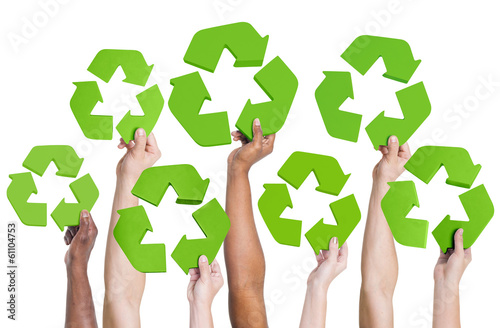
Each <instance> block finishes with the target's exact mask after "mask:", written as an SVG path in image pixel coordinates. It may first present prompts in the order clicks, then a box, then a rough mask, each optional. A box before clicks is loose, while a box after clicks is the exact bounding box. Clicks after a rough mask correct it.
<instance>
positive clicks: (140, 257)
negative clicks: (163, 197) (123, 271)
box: [113, 206, 167, 272]
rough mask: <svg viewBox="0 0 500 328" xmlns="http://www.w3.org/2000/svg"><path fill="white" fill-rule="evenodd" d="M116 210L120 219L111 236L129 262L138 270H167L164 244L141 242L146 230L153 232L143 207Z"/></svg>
mask: <svg viewBox="0 0 500 328" xmlns="http://www.w3.org/2000/svg"><path fill="white" fill-rule="evenodd" d="M117 212H118V214H119V215H120V219H119V220H118V222H117V223H116V226H115V229H114V230H113V236H114V237H115V239H116V242H117V243H118V245H120V248H121V249H122V250H123V253H125V255H126V256H127V258H128V260H129V261H130V264H132V266H133V267H134V268H135V269H136V270H137V271H140V272H167V263H166V261H167V259H166V255H165V244H141V242H142V240H143V239H144V236H145V235H146V232H148V231H151V232H153V227H152V226H151V222H149V218H148V215H147V214H146V211H145V210H144V207H142V206H134V207H130V208H125V209H122V210H118V211H117Z"/></svg>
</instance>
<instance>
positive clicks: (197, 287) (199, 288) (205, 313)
mask: <svg viewBox="0 0 500 328" xmlns="http://www.w3.org/2000/svg"><path fill="white" fill-rule="evenodd" d="M189 275H190V279H189V284H188V288H187V298H188V301H189V310H190V311H189V316H190V320H189V323H190V324H189V326H190V327H191V328H213V327H214V323H213V319H212V313H211V307H212V302H213V300H214V298H215V295H216V294H217V293H218V292H219V290H220V289H221V288H222V285H224V278H222V274H221V270H220V266H219V263H217V260H214V261H213V262H212V264H210V265H209V264H208V260H207V257H206V256H205V255H202V256H200V258H199V260H198V268H195V269H189Z"/></svg>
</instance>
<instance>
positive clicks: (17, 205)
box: [7, 172, 47, 227]
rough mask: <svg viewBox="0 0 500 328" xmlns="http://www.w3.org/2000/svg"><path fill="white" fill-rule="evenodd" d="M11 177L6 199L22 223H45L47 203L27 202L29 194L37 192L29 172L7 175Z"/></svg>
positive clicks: (30, 224)
mask: <svg viewBox="0 0 500 328" xmlns="http://www.w3.org/2000/svg"><path fill="white" fill-rule="evenodd" d="M9 178H11V179H12V182H11V183H10V185H9V187H8V188H7V199H8V200H9V202H10V204H11V205H12V207H13V208H14V210H15V211H16V214H17V216H18V217H19V219H20V220H21V222H22V223H24V224H25V225H28V226H38V227H45V226H46V225H47V204H44V203H28V199H29V198H30V196H31V194H37V193H38V191H37V189H36V185H35V181H33V176H32V175H31V173H30V172H26V173H17V174H11V175H9Z"/></svg>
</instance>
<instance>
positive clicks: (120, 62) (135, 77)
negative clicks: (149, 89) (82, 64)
mask: <svg viewBox="0 0 500 328" xmlns="http://www.w3.org/2000/svg"><path fill="white" fill-rule="evenodd" d="M119 66H121V68H122V69H123V72H124V73H125V76H126V78H125V79H124V80H123V82H126V83H131V84H136V85H140V86H145V85H146V83H147V82H148V79H149V75H150V74H151V71H152V70H153V65H151V66H148V64H147V63H146V60H145V59H144V56H143V55H142V54H141V53H140V52H139V51H137V50H117V49H104V50H101V51H99V52H98V53H97V55H96V56H95V57H94V60H93V61H92V63H91V64H90V66H89V68H88V69H87V70H88V71H89V72H90V73H92V74H94V75H95V76H97V77H98V78H100V79H101V80H103V81H104V82H106V83H107V82H109V80H111V77H112V76H113V74H114V73H115V71H116V69H117V68H118V67H119Z"/></svg>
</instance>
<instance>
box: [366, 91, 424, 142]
mask: <svg viewBox="0 0 500 328" xmlns="http://www.w3.org/2000/svg"><path fill="white" fill-rule="evenodd" d="M396 97H397V98H398V102H399V106H400V107H401V111H402V112H403V115H404V118H403V119H399V118H392V117H386V116H385V115H384V113H385V112H382V113H380V114H379V115H378V116H377V117H376V118H375V119H374V120H373V121H372V122H371V123H370V124H368V126H367V127H366V132H367V133H368V136H369V137H370V140H371V142H372V144H373V147H374V148H375V149H378V147H379V145H385V146H386V145H387V141H388V140H389V137H390V136H391V135H395V136H397V137H398V140H399V143H400V144H401V145H402V144H404V143H405V142H406V141H408V139H410V137H411V136H412V135H413V133H415V131H417V129H418V127H419V126H420V125H422V123H424V121H425V119H426V118H427V117H428V116H429V114H430V113H431V103H430V101H429V97H428V96H427V92H426V91H425V87H424V84H423V83H422V82H419V83H417V84H414V85H412V86H409V87H407V88H404V89H402V90H399V91H398V92H396Z"/></svg>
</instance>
